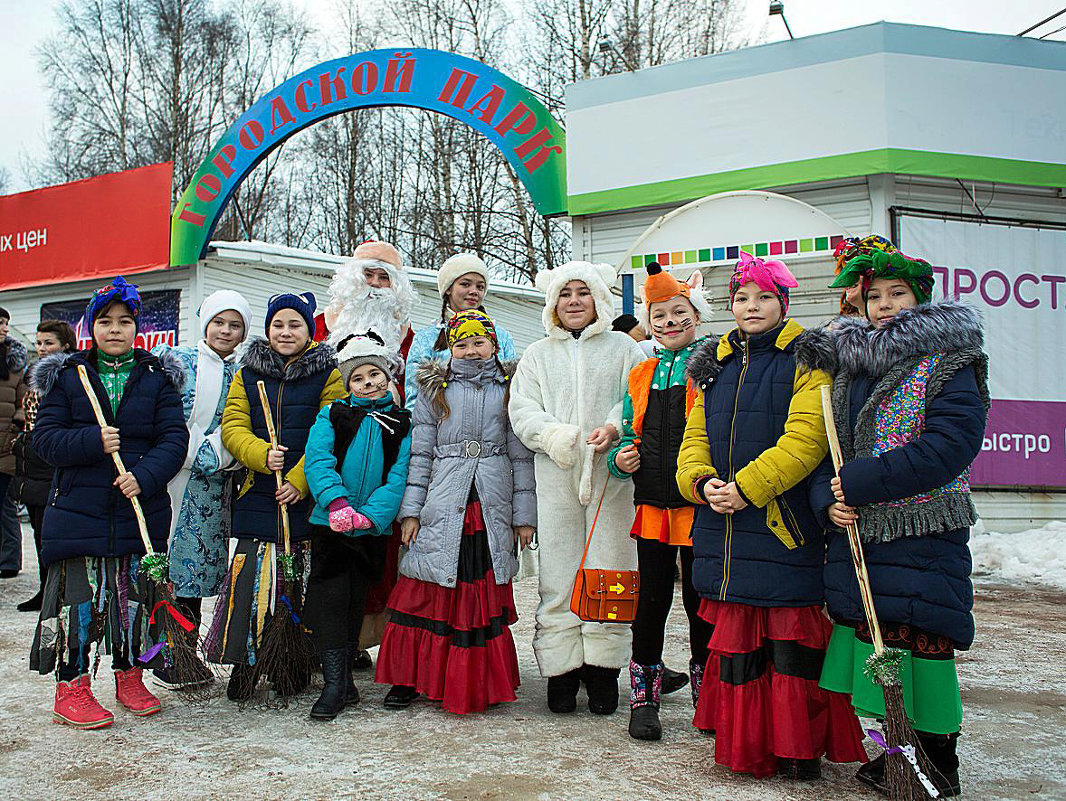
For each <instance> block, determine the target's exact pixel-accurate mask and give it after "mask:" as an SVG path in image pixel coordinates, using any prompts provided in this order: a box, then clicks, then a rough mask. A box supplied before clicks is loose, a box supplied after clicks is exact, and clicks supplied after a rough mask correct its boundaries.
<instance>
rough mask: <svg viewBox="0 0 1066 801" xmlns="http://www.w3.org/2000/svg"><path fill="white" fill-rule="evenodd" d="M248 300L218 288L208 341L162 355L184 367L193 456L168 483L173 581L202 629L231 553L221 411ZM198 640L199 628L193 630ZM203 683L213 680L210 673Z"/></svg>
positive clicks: (160, 675)
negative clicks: (203, 612)
mask: <svg viewBox="0 0 1066 801" xmlns="http://www.w3.org/2000/svg"><path fill="white" fill-rule="evenodd" d="M251 314H252V312H251V309H250V307H249V306H248V301H247V300H245V299H244V298H243V297H242V296H241V295H240V294H238V293H237V292H234V291H233V290H230V289H220V290H219V291H218V292H214V293H212V294H211V295H208V296H207V297H206V298H204V302H203V303H201V304H200V312H199V316H200V326H201V329H202V333H203V339H201V340H200V341H199V342H197V343H196V344H195V345H190V346H186V347H179V348H172V347H170V346H168V345H159V346H158V347H156V348H155V349H154V350H153V353H155V354H156V355H158V356H162V354H163V353H164V352H166V353H170V354H171V355H172V356H173V357H174V358H176V359H178V361H180V362H181V364H182V367H183V369H184V371H185V385H184V386H183V387H182V389H181V402H182V406H183V408H184V411H185V424H186V425H187V426H188V428H189V451H188V453H187V454H186V456H185V463H184V464H183V465H182V468H181V470H180V471H179V472H178V474H177V475H176V476H175V477H174V478H173V479H172V480H171V482H170V484H168V485H167V492H168V493H169V494H170V501H171V509H172V511H173V514H174V517H173V521H172V524H171V531H170V542H169V547H168V549H167V552H168V554H169V556H170V581H171V583H172V584H173V585H174V594H175V595H176V596H177V602H178V605H179V607H181V610H182V612H183V614H185V615H186V616H187V617H188V618H189V619H190V620H192V621H193V622H194V623H195V624H196V627H197V630H198V629H199V626H200V620H201V617H202V615H201V606H202V603H203V599H204V598H208V597H211V596H213V595H218V593H219V591H220V590H221V589H222V579H223V577H224V576H225V575H226V563H227V562H228V553H227V548H228V546H229V538H230V531H231V526H232V519H233V482H232V481H231V480H230V474H229V473H228V472H226V471H229V470H232V469H233V468H234V466H235V465H236V460H235V459H234V458H233V457H232V456H231V455H230V452H229V451H228V450H226V447H225V446H224V445H223V444H222V428H221V425H222V410H223V409H224V408H225V406H226V396H227V394H228V393H229V386H230V383H231V382H232V381H233V374H234V372H235V371H236V367H235V366H234V363H233V360H234V351H236V349H237V347H238V346H239V345H240V344H241V343H242V342H243V341H244V338H245V336H247V334H248V327H249V320H250V318H251ZM192 635H193V636H194V637H196V636H198V631H194V632H193V633H192ZM154 676H155V680H156V682H157V683H159V684H161V685H163V686H164V687H169V688H172V689H180V688H178V687H177V685H175V684H174V683H173V680H172V677H171V675H170V673H169V672H168V671H167V670H166V669H162V670H156V671H154ZM200 678H201V680H202V681H203V682H208V681H211V679H212V674H211V672H210V671H208V670H207V669H206V668H204V669H203V670H202V671H201V676H200Z"/></svg>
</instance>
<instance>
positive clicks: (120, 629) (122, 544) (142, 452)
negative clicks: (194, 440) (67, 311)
mask: <svg viewBox="0 0 1066 801" xmlns="http://www.w3.org/2000/svg"><path fill="white" fill-rule="evenodd" d="M140 308H141V299H140V296H139V295H138V293H137V287H136V286H134V285H132V284H128V283H126V281H125V280H124V279H123V278H122V276H119V277H118V278H116V279H115V280H114V281H113V282H112V283H111V284H109V285H108V286H106V287H104V288H102V289H99V290H97V291H96V292H95V293H94V294H93V296H92V299H91V300H90V301H89V305H88V308H87V309H86V311H85V319H86V322H87V323H88V325H89V330H90V331H92V338H93V346H92V348H91V349H89V350H88V351H79V352H76V353H56V354H54V355H52V356H48V357H46V358H44V359H42V360H41V361H40V362H38V363H37V364H36V365H35V366H34V370H33V375H32V382H33V387H32V388H33V389H34V390H35V391H36V392H38V393H39V394H40V396H41V405H40V408H39V409H38V411H37V422H36V424H35V426H34V430H33V431H34V441H33V444H34V448H35V449H36V451H37V453H38V454H39V455H40V456H41V458H42V459H44V460H45V461H46V462H48V463H49V464H51V465H53V466H55V467H56V468H58V469H57V471H56V476H55V479H54V480H53V482H52V491H51V497H50V499H49V503H48V507H47V508H46V509H45V512H44V524H43V529H42V533H41V558H42V560H43V561H44V563H45V564H46V565H48V577H47V578H46V580H45V587H44V600H43V603H42V606H41V617H40V622H39V624H38V626H37V631H36V633H35V635H34V638H33V649H32V650H31V652H30V668H31V670H36V671H38V672H40V673H42V674H45V673H50V672H52V671H53V670H55V671H56V678H57V683H56V697H55V706H54V708H53V712H52V716H53V719H54V720H55V721H56V722H58V723H65V724H67V725H70V726H74V727H76V728H81V729H98V728H102V727H104V726H110V725H111V723H112V722H113V720H114V716H113V715H112V714H111V712H109V711H108V710H106V709H104V707H103V706H101V705H100V703H99V701H97V699H96V697H95V696H94V695H93V692H92V689H91V682H90V678H89V672H90V670H91V667H92V666H91V664H90V648H91V646H92V644H93V643H94V642H95V643H99V642H100V641H101V640H102V639H103V638H104V636H105V632H106V633H107V634H108V635H109V636H110V642H108V643H106V646H105V647H108V648H109V649H110V653H111V667H112V669H113V670H114V672H115V697H116V698H117V699H118V702H119V703H120V704H122V705H123V706H124V707H126V708H127V709H128V710H129V711H130V712H132V713H133V714H134V715H139V716H145V715H152V714H155V713H156V712H158V711H159V710H160V708H161V707H160V704H159V699H157V698H156V697H155V696H154V695H152V694H151V693H150V692H148V690H147V689H146V688H145V686H144V682H143V679H142V677H141V671H142V668H141V667H140V666H137V667H135V666H134V660H135V659H136V658H137V657H138V655H140V654H142V653H144V652H145V651H146V650H148V648H149V647H150V646H151V645H153V644H154V643H155V641H156V637H157V636H159V635H158V633H157V632H156V631H155V626H150V624H149V617H150V616H151V614H152V611H153V609H154V607H155V602H156V591H155V586H154V584H153V582H152V581H151V580H150V579H149V578H148V576H146V575H145V574H144V573H143V572H141V570H140V557H141V556H143V555H144V552H145V550H144V545H143V544H142V541H141V537H140V534H139V531H138V527H137V521H136V518H135V517H134V511H133V505H132V504H131V503H130V499H131V498H138V499H139V500H140V504H141V508H142V509H143V510H144V516H145V519H146V521H147V524H148V534H149V537H150V538H151V542H152V548H153V550H157V551H165V550H166V546H167V535H168V534H169V533H170V499H169V497H168V496H167V492H166V486H167V482H168V481H170V479H172V478H173V477H174V476H175V475H176V474H177V472H178V470H179V469H180V468H181V464H182V462H183V461H184V460H185V452H186V449H187V448H188V445H189V432H188V431H187V430H186V428H185V418H184V416H183V414H182V409H181V397H180V396H179V395H178V388H179V387H181V384H182V375H181V367H180V365H179V364H177V362H176V361H175V360H173V359H170V358H169V357H167V356H166V355H164V356H163V358H162V359H160V358H157V357H156V356H153V355H152V354H151V353H149V352H148V351H145V350H141V349H140V348H135V347H134V346H133V342H134V338H135V337H136V335H137V316H138V314H139V313H140ZM78 367H84V368H85V370H86V373H87V374H88V378H89V381H90V383H91V385H92V388H93V391H94V392H95V394H96V398H97V400H98V402H99V405H100V406H101V408H102V410H103V413H104V415H105V418H106V420H107V425H106V426H104V427H103V428H101V427H100V425H99V423H98V422H97V418H96V414H95V413H94V411H93V407H92V405H91V403H90V401H89V398H88V397H87V396H86V394H85V390H84V388H83V386H82V382H81V380H80V378H79V375H78V370H77V368H78ZM113 453H118V454H119V455H120V456H121V457H122V461H123V464H124V465H125V467H126V470H127V471H128V472H126V473H123V474H122V475H120V476H118V477H117V478H116V476H115V473H116V470H115V463H114V461H113V458H112V456H111V454H113ZM97 658H99V646H98V650H97ZM155 659H156V660H158V661H159V662H162V657H159V656H157V657H156V658H155ZM152 666H153V667H154V666H155V665H152Z"/></svg>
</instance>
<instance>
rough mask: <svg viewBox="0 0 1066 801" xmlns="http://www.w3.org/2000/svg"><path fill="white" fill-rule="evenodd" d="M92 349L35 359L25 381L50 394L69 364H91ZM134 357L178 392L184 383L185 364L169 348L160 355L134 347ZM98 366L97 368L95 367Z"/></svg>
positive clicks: (43, 392)
mask: <svg viewBox="0 0 1066 801" xmlns="http://www.w3.org/2000/svg"><path fill="white" fill-rule="evenodd" d="M92 356H93V351H92V350H79V351H72V352H69V353H53V354H52V355H51V356H45V357H44V358H43V359H40V360H39V361H37V362H34V363H33V364H32V365H31V366H30V369H29V370H28V371H27V372H26V384H27V385H28V386H29V388H30V389H32V390H34V391H35V392H37V393H38V394H40V395H41V396H42V397H43V396H45V395H47V394H48V392H49V390H51V389H52V387H53V386H54V385H55V382H56V380H57V379H58V378H59V374H60V373H61V372H63V371H64V370H65V369H67V368H68V367H77V366H78V365H79V364H84V365H86V366H90V367H91V366H92ZM133 358H134V360H135V361H136V362H137V364H140V365H143V366H145V367H147V368H148V369H149V370H152V369H160V370H162V371H163V373H164V374H165V375H166V377H167V378H168V379H169V380H170V383H171V384H173V385H174V388H175V389H177V391H178V392H181V391H182V388H183V387H184V386H185V367H184V365H182V363H181V360H180V359H178V357H177V356H175V355H174V354H172V353H170V351H161V352H160V353H159V354H158V355H157V354H154V353H149V352H148V351H146V350H142V349H141V348H134V349H133ZM93 369H95V368H93Z"/></svg>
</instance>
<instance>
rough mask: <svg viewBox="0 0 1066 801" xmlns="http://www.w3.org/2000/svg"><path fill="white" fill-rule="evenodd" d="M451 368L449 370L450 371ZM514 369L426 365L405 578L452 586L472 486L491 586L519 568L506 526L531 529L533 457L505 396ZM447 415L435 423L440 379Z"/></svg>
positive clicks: (468, 362) (408, 508)
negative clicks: (413, 532)
mask: <svg viewBox="0 0 1066 801" xmlns="http://www.w3.org/2000/svg"><path fill="white" fill-rule="evenodd" d="M449 371H450V373H449ZM513 372H514V364H513V363H512V362H508V363H506V364H505V365H503V370H502V371H501V369H500V367H499V366H497V365H496V363H495V361H494V360H493V361H479V360H473V359H453V360H452V361H451V362H450V364H448V363H442V362H434V361H430V362H424V363H423V364H422V365H421V366H420V367H419V368H418V373H417V374H416V380H417V381H418V400H417V401H416V402H415V409H414V418H413V428H412V430H411V466H410V468H409V470H408V473H407V489H406V491H405V492H404V496H403V504H402V505H401V506H400V515H399V516H400V518H401V519H402V518H405V517H417V518H418V519H419V521H420V523H421V528H420V529H419V532H418V536H417V537H416V539H415V541H414V542H413V543H411V547H410V548H409V549H408V550H407V552H406V553H405V554H404V555H403V557H402V559H401V561H400V572H401V573H402V574H403V575H405V576H410V577H411V578H415V579H419V580H420V581H430V582H433V583H434V584H440V585H442V586H445V587H454V586H455V580H456V573H457V572H458V566H459V540H460V538H461V537H462V530H463V516H464V513H465V511H466V502H467V499H468V498H469V496H470V488H471V486H474V487H475V488H476V489H477V495H478V499H479V500H480V501H481V508H482V513H483V515H484V518H485V528H486V530H487V532H488V538H489V552H490V553H491V554H492V569H493V573H494V574H495V577H496V583H497V584H506V583H507V582H508V581H510V580H511V579H512V578H514V575H515V573H516V572H517V571H518V559H517V557H516V550H517V549H516V546H515V537H514V531H513V529H512V526H535V525H536V524H537V496H536V487H535V480H534V478H533V454H532V453H530V451H529V450H528V449H527V448H526V446H525V445H523V444H522V443H521V442H520V441H519V439H518V437H516V436H515V433H514V431H513V430H512V429H511V423H510V420H509V419H508V416H507V407H506V405H505V403H504V397H505V395H506V392H507V386H508V382H509V378H510V376H511V375H512V374H513ZM445 381H446V382H447V386H445V387H444V398H445V400H446V401H447V403H448V406H449V408H450V409H451V413H450V414H449V415H448V417H447V418H446V419H444V420H442V421H440V422H439V423H438V422H437V410H436V407H435V406H433V404H432V399H433V398H434V397H435V396H436V394H437V391H438V390H439V389H440V388H441V386H442V384H444V382H445Z"/></svg>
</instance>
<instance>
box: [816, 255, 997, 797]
mask: <svg viewBox="0 0 1066 801" xmlns="http://www.w3.org/2000/svg"><path fill="white" fill-rule="evenodd" d="M856 282H858V283H860V285H861V287H862V292H863V300H864V303H863V306H862V308H863V310H864V312H865V319H864V318H862V317H854V318H849V319H842V320H838V321H837V322H836V323H834V325H833V335H834V339H835V341H836V352H837V360H838V363H839V370H838V372H837V376H836V380H835V381H834V383H833V407H834V410H835V412H836V425H837V432H838V435H839V437H840V444H841V448H842V450H843V455H844V459H845V461H846V464H845V465H844V466H843V468H841V471H840V478H839V479H838V478H833V471H832V468H831V467H830V466H828V465H825V466H823V469H822V470H820V471H819V473H818V476H817V480H816V481H815V482H814V486H813V488H812V502H813V505H814V508H815V510H816V511H817V512H818V513H819V514H823V515H825V516H826V517H828V522H829V523H831V524H832V526H833V527H834V528H833V529H832V530H833V531H834V532H836V531H837V529H839V528H843V527H845V526H847V525H848V524H850V523H857V524H858V527H859V537H860V539H861V540H862V543H863V551H864V553H865V559H866V567H867V570H868V571H869V576H870V586H871V587H872V589H873V594H874V605H875V607H876V608H877V613H878V616H879V618H880V625H881V630H882V635H883V637H884V640H885V643H886V644H887V645H890V646H892V647H893V648H899V649H902V650H903V651H904V653H905V655H906V656H905V659H904V664H903V670H902V676H903V699H904V702H905V705H906V709H907V716H908V717H909V718H910V719H911V720H912V721H913V724H914V729H915V733H916V735H917V737H918V742H919V743H920V745H921V747H922V750H924V751H925V753H926V755H927V756H928V757H929V759H930V761H931V762H932V764H933V767H934V768H935V770H934V771H933V775H932V776H931V777H930V778H931V779H932V781H933V784H934V785H936V787H937V789H938V790H939V791H940V794H941V796H942V797H953V796H957V795H959V793H960V792H961V789H960V784H959V760H958V756H957V754H956V748H955V747H956V743H957V741H958V737H959V730H960V728H961V725H962V700H961V697H960V695H959V679H958V673H957V671H956V669H955V650H956V649H958V650H966V649H968V648H969V647H970V645H971V644H972V643H973V638H974V621H973V615H972V612H971V610H972V608H973V586H972V585H971V584H970V564H971V561H970V550H969V546H968V540H969V536H970V526H971V525H973V523H974V522H976V520H977V514H976V512H975V510H974V506H973V501H972V500H971V499H970V481H969V479H970V464H971V463H972V462H973V460H974V459H975V458H976V456H977V454H978V453H980V451H981V442H982V439H983V437H984V433H985V423H986V417H987V412H988V406H989V394H988V357H987V356H986V355H985V354H984V352H983V350H982V347H983V343H984V334H983V332H982V330H981V322H980V319H979V318H978V316H977V313H976V312H975V311H973V310H972V309H970V308H969V307H967V306H964V305H962V304H960V303H956V302H954V301H942V302H939V303H930V297H931V295H932V290H933V270H932V268H931V267H930V266H929V264H928V263H926V262H925V261H922V260H921V259H911V258H908V257H907V256H904V255H903V254H902V253H898V252H897V253H885V252H873V253H868V254H860V255H859V256H857V257H855V258H853V259H852V260H851V261H849V262H848V263H847V265H845V268H844V271H843V272H842V273H841V275H840V277H839V278H838V279H837V280H836V281H834V282H833V284H832V286H833V287H841V286H850V285H852V284H854V283H856ZM825 592H826V600H827V602H828V605H829V612H830V614H831V615H832V617H833V620H834V621H835V625H834V626H833V637H832V640H831V641H830V643H829V650H828V651H827V652H826V657H825V665H824V667H823V669H822V679H821V685H822V686H823V687H825V688H827V689H829V690H833V691H835V692H842V693H850V694H851V699H852V703H853V704H854V706H855V708H856V709H857V710H858V711H859V714H861V715H864V716H868V717H879V718H883V717H884V714H885V707H884V698H883V695H882V692H881V689H880V688H879V687H878V686H877V685H875V684H874V683H873V682H872V681H871V680H870V679H869V678H867V676H866V675H865V674H864V672H863V666H864V664H865V661H866V659H867V657H869V656H870V654H871V653H872V652H873V646H872V644H871V639H870V632H869V630H868V628H867V625H866V623H865V617H864V614H863V608H862V605H861V603H860V599H859V587H858V582H857V580H856V578H855V570H854V568H853V567H852V561H851V554H850V550H849V547H848V543H847V539H846V537H845V536H844V535H842V534H840V533H832V534H830V536H829V550H828V561H827V563H826V567H825ZM857 778H858V779H859V780H860V781H862V782H864V783H865V784H869V785H871V786H873V787H877V788H879V789H882V790H883V789H885V758H884V756H883V755H882V756H879V757H878V758H877V759H875V760H873V761H872V762H870V763H869V764H868V765H864V766H863V767H861V768H859V772H858V774H857Z"/></svg>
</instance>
